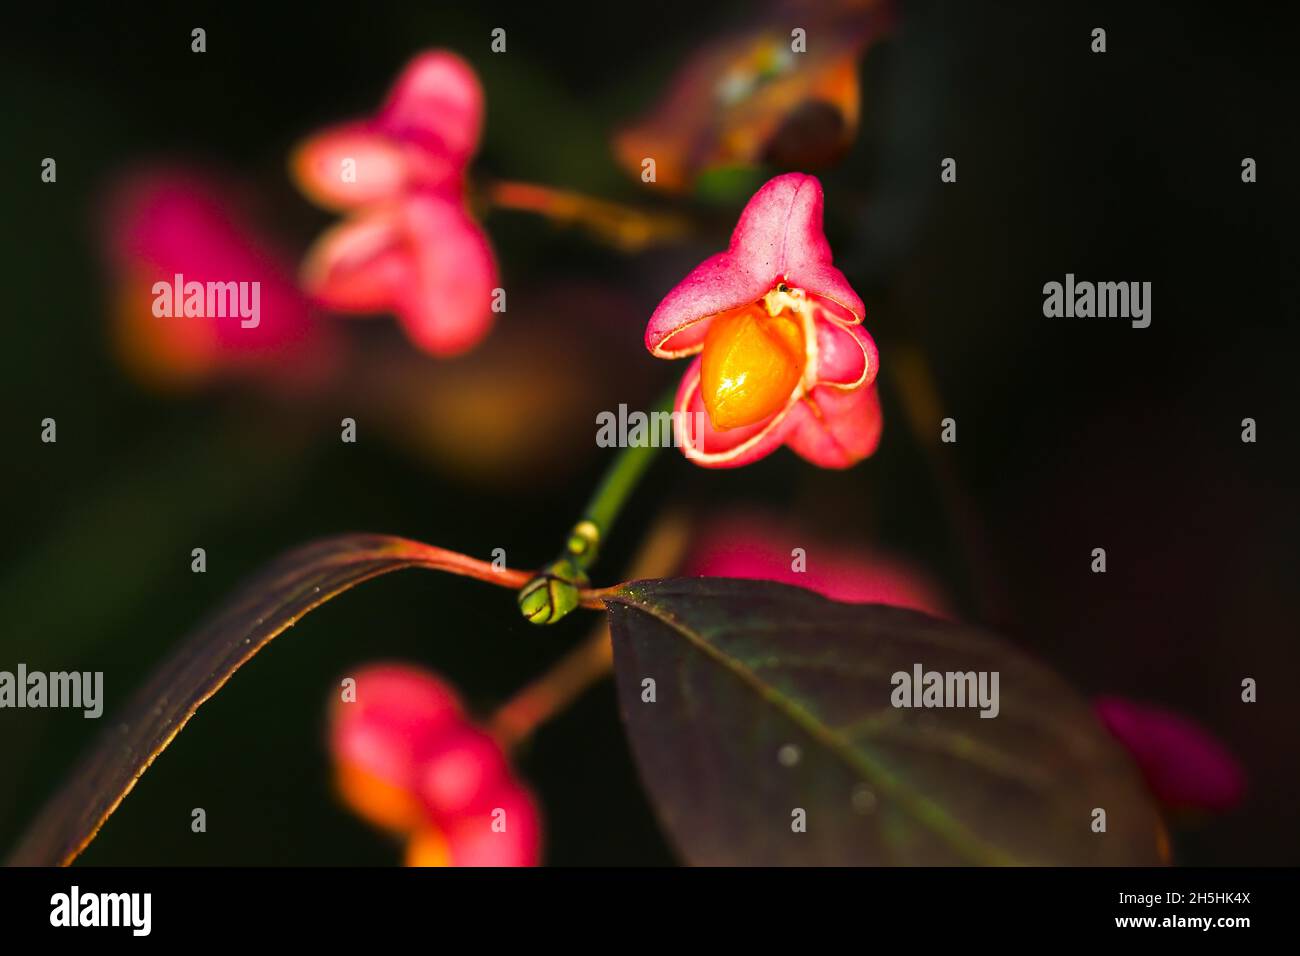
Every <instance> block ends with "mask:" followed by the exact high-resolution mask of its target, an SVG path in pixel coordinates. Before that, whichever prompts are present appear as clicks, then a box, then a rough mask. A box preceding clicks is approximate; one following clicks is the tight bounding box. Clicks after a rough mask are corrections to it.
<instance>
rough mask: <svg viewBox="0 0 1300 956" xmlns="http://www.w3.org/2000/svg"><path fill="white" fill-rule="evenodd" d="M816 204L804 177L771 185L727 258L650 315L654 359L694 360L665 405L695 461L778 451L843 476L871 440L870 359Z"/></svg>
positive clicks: (686, 282)
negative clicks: (670, 404) (672, 402)
mask: <svg viewBox="0 0 1300 956" xmlns="http://www.w3.org/2000/svg"><path fill="white" fill-rule="evenodd" d="M822 205H823V200H822V188H821V183H819V182H818V181H817V179H816V178H815V177H813V176H807V175H804V174H802V173H787V174H785V175H783V176H777V177H776V178H774V179H772V180H770V181H769V182H768V183H767V184H766V185H764V186H763V187H762V188H761V189H759V191H758V192H757V193H755V194H754V196H753V198H751V199H750V201H749V204H748V205H747V206H746V207H745V209H744V211H743V212H742V213H741V215H740V221H739V222H738V223H737V225H736V229H735V232H734V233H733V234H732V237H731V244H730V247H729V248H728V249H727V251H726V252H721V253H718V254H717V255H714V256H711V257H710V258H708V259H706V260H705V261H704V262H702V263H701V264H700V265H699V266H697V267H696V268H695V269H694V270H693V271H692V272H691V273H690V274H689V275H687V276H686V278H685V279H683V280H682V281H681V282H680V283H678V285H677V286H676V287H675V288H674V289H673V290H672V291H671V292H669V293H668V295H667V296H665V297H664V299H663V301H662V302H661V303H660V304H659V307H658V308H657V309H655V311H654V314H653V315H652V316H651V317H650V323H649V325H648V327H647V328H646V335H645V342H646V347H647V348H648V349H649V350H650V352H651V353H652V354H653V355H655V356H657V357H659V358H681V357H684V356H688V355H695V354H697V353H702V354H700V357H699V358H698V359H696V360H695V361H694V362H693V363H692V364H691V365H690V367H689V368H688V369H687V371H686V375H685V377H684V378H683V379H682V383H681V386H680V387H679V388H678V391H677V401H676V406H675V411H678V412H683V413H686V414H684V415H679V416H676V418H675V420H676V421H677V423H678V426H679V427H678V433H677V438H678V441H679V443H680V444H681V446H682V450H683V452H684V454H685V455H686V457H687V458H689V459H690V460H692V461H694V462H696V463H697V464H700V465H704V466H706V467H712V468H730V467H736V466H739V465H744V464H748V463H749V462H752V461H756V460H757V459H759V458H762V457H764V456H766V455H768V454H770V453H771V452H772V451H774V450H775V449H776V448H777V447H779V446H780V445H782V444H786V445H789V446H790V447H791V448H792V449H793V450H794V451H796V452H797V453H798V454H800V455H802V456H803V457H804V458H807V459H808V460H809V461H811V462H813V463H814V464H816V465H820V466H822V467H824V468H847V467H849V466H850V465H852V464H854V463H856V462H858V461H860V460H861V459H863V458H865V457H867V456H869V455H870V454H872V453H873V452H874V451H875V450H876V447H877V445H878V444H879V441H880V430H881V416H880V402H879V399H878V398H877V396H876V392H875V387H874V384H873V383H874V381H875V377H876V372H877V369H878V366H879V356H878V354H877V351H876V345H875V342H874V341H873V340H872V338H871V336H870V335H869V334H867V332H866V331H865V330H864V329H863V328H862V327H861V323H862V320H863V317H864V315H865V311H866V310H865V307H864V306H863V304H862V300H861V299H860V298H859V297H858V294H857V293H856V292H855V291H854V290H853V288H852V286H850V285H849V283H848V280H847V279H845V278H844V275H843V274H842V273H841V272H840V271H839V270H838V269H836V268H835V267H834V266H833V265H832V264H831V249H830V245H829V243H827V241H826V236H825V234H824V233H823V231H822ZM687 423H689V424H687ZM694 423H699V427H697V426H696V425H695V424H694Z"/></svg>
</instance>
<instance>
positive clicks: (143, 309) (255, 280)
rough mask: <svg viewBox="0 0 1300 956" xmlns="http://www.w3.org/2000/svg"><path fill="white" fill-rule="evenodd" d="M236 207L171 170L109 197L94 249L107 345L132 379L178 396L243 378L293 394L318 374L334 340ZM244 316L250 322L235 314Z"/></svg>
mask: <svg viewBox="0 0 1300 956" xmlns="http://www.w3.org/2000/svg"><path fill="white" fill-rule="evenodd" d="M238 205H239V204H238V202H237V194H236V190H235V189H234V188H232V187H231V186H229V185H227V184H225V183H222V182H220V181H218V180H216V179H215V178H213V177H210V176H208V175H205V174H200V173H196V172H194V171H191V170H187V169H180V168H159V169H153V170H146V171H141V172H137V173H135V174H133V175H131V176H129V177H127V178H126V179H124V180H123V181H122V182H120V183H118V184H117V185H116V186H114V187H113V188H112V189H111V191H110V199H109V203H108V207H107V216H106V217H105V226H106V229H105V237H104V238H105V244H106V246H107V251H108V255H109V258H110V262H111V265H112V267H113V269H114V271H115V273H116V276H115V278H116V285H117V292H116V308H115V310H114V318H115V321H116V324H115V333H116V335H115V338H116V342H117V346H118V349H119V352H120V353H121V355H122V358H123V360H124V361H125V362H126V363H127V365H128V366H129V367H130V368H131V369H132V370H133V371H134V372H136V373H137V374H138V375H140V376H141V377H142V378H145V379H146V380H148V381H150V382H153V383H155V384H164V385H179V384H195V383H200V382H204V381H207V380H209V379H211V378H213V377H216V376H221V375H240V374H248V373H253V374H256V375H259V376H261V377H263V378H265V379H269V380H271V381H273V382H276V383H279V384H284V383H290V384H292V383H294V382H303V381H310V380H312V379H313V378H315V377H317V376H318V375H320V374H322V373H323V372H324V370H325V369H326V367H327V366H328V364H329V358H330V356H331V354H332V349H331V347H332V340H331V339H330V337H329V336H328V335H327V334H326V333H325V331H324V330H323V329H322V328H321V326H320V324H319V323H318V322H317V321H316V317H315V316H313V314H312V310H311V307H310V305H309V303H308V301H307V299H306V297H305V296H304V295H303V294H302V293H301V292H299V291H298V288H297V286H296V284H295V282H294V277H293V267H292V265H291V262H292V259H291V257H290V256H288V255H285V254H283V253H282V252H281V250H280V249H279V248H278V246H277V245H276V244H275V243H274V242H273V241H272V240H270V239H268V238H267V237H266V236H265V235H263V234H262V233H261V232H259V231H258V230H257V229H255V228H254V227H253V225H252V224H251V223H250V222H248V221H247V220H246V219H245V218H243V217H242V216H241V215H240V214H239V213H238V212H237V211H236V210H237V207H238ZM173 288H175V289H176V290H177V293H179V294H174V293H173ZM196 288H201V289H202V290H203V294H202V295H200V296H199V298H197V299H195V300H194V303H193V304H194V305H195V306H196V308H195V309H194V310H191V311H194V312H196V313H198V314H188V311H187V308H186V307H187V305H188V304H189V303H188V302H187V301H186V300H187V299H189V295H188V293H186V291H185V290H189V289H196ZM160 290H161V293H165V295H162V298H163V299H165V300H166V301H165V302H164V303H163V304H164V306H166V308H163V309H160V308H159V302H160V294H161V293H160ZM213 290H216V292H218V293H220V294H219V295H215V296H214V291H213ZM230 290H234V292H233V293H231V292H230ZM254 291H255V294H256V298H255V299H254V298H253V296H252V295H248V294H246V293H252V292H254ZM241 297H242V298H241ZM245 305H255V306H256V311H255V312H253V311H252V310H249V314H248V315H243V314H240V313H239V311H238V307H240V306H245ZM209 306H214V308H213V309H212V312H213V313H214V314H208V311H209Z"/></svg>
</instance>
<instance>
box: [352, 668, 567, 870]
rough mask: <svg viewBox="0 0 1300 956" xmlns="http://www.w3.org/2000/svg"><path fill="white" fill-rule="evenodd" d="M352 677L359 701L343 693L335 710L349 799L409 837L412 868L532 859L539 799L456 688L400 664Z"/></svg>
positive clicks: (516, 862) (535, 858)
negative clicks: (474, 720)
mask: <svg viewBox="0 0 1300 956" xmlns="http://www.w3.org/2000/svg"><path fill="white" fill-rule="evenodd" d="M355 680H356V686H355V694H356V697H355V701H351V702H349V701H347V700H344V699H340V700H338V701H336V702H335V703H334V704H333V705H332V707H331V710H330V752H331V755H332V756H333V759H334V763H335V777H336V782H337V785H338V789H339V792H340V794H341V795H342V797H343V799H344V802H346V803H347V804H348V806H349V807H351V808H352V809H353V810H354V811H355V812H356V813H357V814H358V815H360V816H361V817H363V818H364V819H366V820H368V821H370V822H371V823H374V824H376V825H378V826H380V827H383V828H385V829H388V830H391V831H394V832H397V833H399V834H401V835H403V836H404V837H408V838H409V844H408V848H407V857H408V862H409V863H411V865H422V866H430V865H452V866H534V865H536V864H537V862H538V860H539V859H540V848H541V821H540V817H539V815H538V812H537V808H536V804H535V803H534V802H533V799H532V797H531V795H530V794H529V793H528V791H527V788H525V787H524V786H523V785H522V784H521V783H519V782H518V781H517V780H515V778H514V776H513V774H512V772H511V769H510V766H509V762H508V760H507V758H506V755H505V754H504V753H503V752H502V750H501V747H500V745H499V744H498V743H497V742H496V741H495V740H494V739H493V738H492V737H491V736H490V735H488V734H487V733H485V732H484V731H482V730H481V729H479V728H478V727H476V726H474V724H473V723H472V722H471V721H470V720H469V718H468V717H467V716H466V715H465V714H464V711H463V709H462V706H461V703H460V700H459V697H458V695H457V694H456V692H455V691H454V690H453V689H452V688H451V687H450V686H449V685H448V684H447V683H445V682H444V681H443V680H442V679H441V678H439V677H438V676H437V675H435V674H432V673H430V672H428V671H424V670H422V669H420V668H416V667H411V666H408V665H403V664H379V665H373V666H371V667H368V668H366V669H364V670H363V671H361V672H360V673H359V674H357V675H356V677H355Z"/></svg>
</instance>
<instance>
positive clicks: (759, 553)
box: [681, 514, 948, 617]
mask: <svg viewBox="0 0 1300 956" xmlns="http://www.w3.org/2000/svg"><path fill="white" fill-rule="evenodd" d="M796 548H798V549H800V551H801V554H800V555H799V557H798V558H797V559H796V558H795V556H794V555H793V554H792V552H794V550H795V549H796ZM796 568H801V569H802V570H796ZM681 573H682V574H683V575H687V576H702V577H714V578H748V579H757V580H765V581H780V582H782V583H784V584H793V585H796V586H798V587H803V588H808V589H809V590H811V591H816V592H818V593H819V594H822V595H825V596H826V597H828V598H832V599H833V600H836V601H846V602H850V603H860V604H889V605H891V606H893V607H905V608H911V609H913V610H917V611H924V612H925V613H927V614H933V615H935V616H936V617H947V616H948V611H947V602H946V601H945V600H944V599H943V597H942V592H941V590H940V588H939V587H938V586H937V585H935V584H934V582H933V581H931V580H930V579H929V577H928V576H927V575H926V574H925V573H924V572H922V571H921V570H920V569H918V568H915V567H912V566H911V565H909V564H908V563H907V562H906V561H903V560H902V559H900V558H897V557H894V556H892V555H886V554H882V553H880V552H878V551H873V550H871V549H868V548H863V547H845V546H840V545H831V544H827V543H825V542H822V541H819V540H817V539H816V538H814V537H813V536H811V535H809V534H806V533H804V532H803V531H800V530H797V529H795V528H794V527H793V526H790V525H785V524H782V523H780V522H778V521H776V520H772V519H767V518H763V517H760V516H757V515H748V514H735V515H724V516H722V517H715V518H713V519H711V520H709V521H708V522H706V523H705V525H704V526H703V528H702V529H701V530H700V532H699V534H698V535H697V537H696V539H695V542H694V544H693V545H692V547H691V551H690V553H689V554H688V555H687V558H686V561H685V562H684V564H683V566H682V569H681Z"/></svg>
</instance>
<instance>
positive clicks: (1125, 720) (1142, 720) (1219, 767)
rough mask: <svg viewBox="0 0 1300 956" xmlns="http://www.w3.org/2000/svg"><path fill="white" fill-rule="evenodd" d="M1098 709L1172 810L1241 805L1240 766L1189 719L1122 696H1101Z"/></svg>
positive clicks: (1243, 785) (1242, 775) (1154, 791)
mask: <svg viewBox="0 0 1300 956" xmlns="http://www.w3.org/2000/svg"><path fill="white" fill-rule="evenodd" d="M1094 707H1095V708H1096V712H1097V716H1098V717H1099V718H1101V722H1102V723H1103V724H1104V725H1105V726H1106V729H1107V730H1109V731H1110V732H1111V734H1112V735H1113V736H1114V737H1115V739H1116V740H1118V741H1119V742H1120V743H1122V744H1123V745H1124V747H1125V748H1126V749H1127V750H1128V751H1129V753H1131V754H1132V755H1133V759H1134V760H1135V761H1136V762H1137V765H1138V769H1139V770H1141V771H1142V776H1143V777H1144V778H1145V779H1146V781H1147V786H1149V787H1150V788H1151V792H1152V794H1154V795H1155V797H1156V799H1157V800H1159V801H1160V803H1161V804H1162V805H1163V806H1164V807H1166V808H1167V809H1169V810H1215V811H1223V810H1229V809H1231V808H1232V807H1234V806H1236V805H1237V804H1238V803H1240V802H1241V798H1242V795H1243V794H1244V793H1245V789H1246V777H1245V773H1244V772H1243V771H1242V769H1241V765H1240V764H1239V763H1238V762H1237V760H1236V758H1235V757H1233V756H1232V754H1231V753H1229V752H1228V750H1227V748H1226V747H1224V746H1223V744H1221V743H1220V742H1219V741H1218V740H1217V739H1215V738H1214V737H1213V736H1212V735H1211V734H1210V733H1209V732H1208V731H1206V730H1204V729H1203V728H1201V727H1199V726H1198V725H1197V724H1195V723H1193V722H1192V721H1191V720H1189V719H1188V718H1186V717H1184V716H1182V715H1180V714H1176V713H1174V712H1173V711H1168V710H1164V709H1162V708H1159V707H1153V706H1151V705H1150V704H1143V703H1138V702H1136V701H1131V700H1125V699H1123V698H1120V697H1099V698H1097V700H1095V701H1094Z"/></svg>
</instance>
